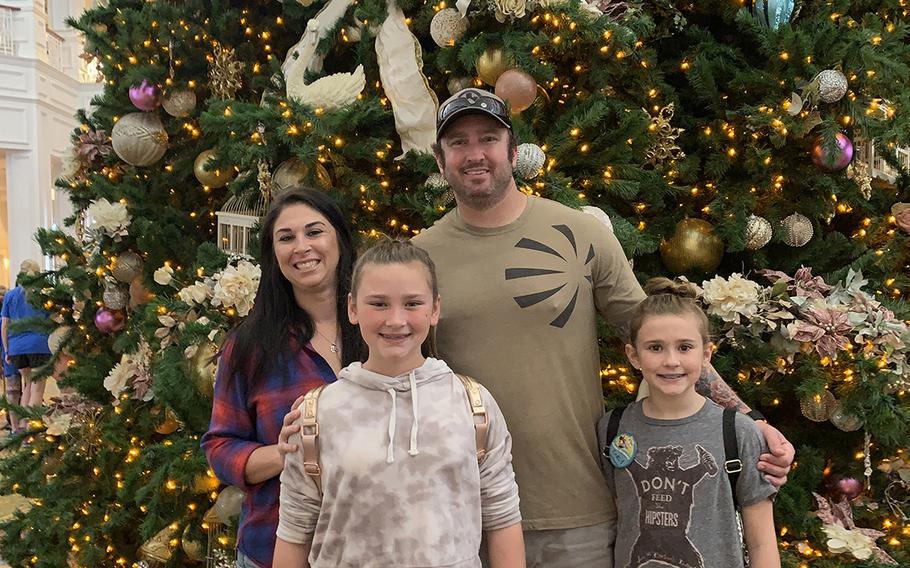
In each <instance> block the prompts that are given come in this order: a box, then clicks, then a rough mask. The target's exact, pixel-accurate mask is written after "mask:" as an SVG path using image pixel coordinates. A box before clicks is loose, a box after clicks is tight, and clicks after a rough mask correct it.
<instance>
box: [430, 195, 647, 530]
mask: <svg viewBox="0 0 910 568" xmlns="http://www.w3.org/2000/svg"><path fill="white" fill-rule="evenodd" d="M414 242H415V244H417V245H418V246H420V247H422V248H424V249H425V250H427V251H428V252H429V253H430V256H431V257H432V258H433V261H434V262H435V264H436V269H437V272H438V275H439V285H440V295H441V297H442V314H441V318H440V320H439V326H438V330H437V341H438V346H439V353H440V355H441V357H442V358H443V359H444V360H445V361H446V362H447V363H449V365H450V366H451V367H452V368H453V369H454V370H455V371H456V372H459V373H465V374H468V375H471V376H473V377H475V378H476V379H477V380H478V381H479V382H481V383H482V384H483V385H484V386H485V387H487V389H489V390H490V392H491V393H493V396H494V397H495V398H496V400H497V401H498V402H499V405H500V407H501V409H502V412H503V415H504V416H505V419H506V423H507V425H508V428H509V431H510V432H511V433H512V438H513V444H514V445H513V451H512V454H513V463H514V468H515V475H516V479H517V481H518V488H519V495H520V498H521V512H522V518H523V519H524V527H525V529H532V530H540V529H565V528H574V527H583V526H589V525H593V524H596V523H600V522H604V521H607V520H610V519H612V518H614V517H615V509H614V506H613V500H612V498H611V496H610V494H609V491H608V488H607V486H606V483H605V482H604V479H603V475H602V474H601V471H600V465H599V454H598V450H597V421H598V420H599V419H600V417H601V416H602V415H603V395H602V392H601V381H600V357H599V353H598V348H597V328H596V314H597V312H599V313H601V314H602V315H603V316H604V317H605V318H606V319H607V321H608V322H610V323H611V325H614V326H615V327H617V328H618V329H619V331H620V332H621V333H622V332H624V328H625V327H626V326H627V323H628V321H629V319H630V318H631V314H632V311H633V309H634V308H635V306H636V305H638V303H639V302H641V300H642V299H644V292H642V289H641V286H640V285H639V284H638V281H637V280H636V279H635V276H634V275H633V274H632V270H631V268H630V266H629V263H628V261H627V260H626V257H625V255H624V253H623V251H622V248H621V247H620V246H619V242H618V241H617V240H616V237H614V236H613V233H612V232H611V231H610V230H609V229H608V228H607V227H606V226H605V225H604V224H603V223H601V222H600V221H599V220H597V219H596V218H595V217H593V216H591V215H588V214H587V213H584V212H581V211H576V210H574V209H570V208H568V207H566V206H564V205H562V204H559V203H557V202H555V201H551V200H548V199H540V198H533V197H532V198H529V199H528V204H527V206H526V207H525V210H524V212H523V213H522V215H521V216H520V217H519V218H518V219H517V220H516V221H514V222H513V223H510V224H509V225H506V226H504V227H497V228H493V229H487V228H477V227H471V226H468V225H467V224H465V223H464V221H463V220H462V219H461V216H460V215H459V213H458V210H457V209H456V210H454V211H452V212H450V213H448V214H447V215H446V216H445V217H443V218H442V219H440V220H439V221H438V222H436V224H434V225H433V226H432V227H430V228H429V229H427V230H426V231H424V232H422V233H421V234H420V235H418V236H417V237H416V238H415V240H414Z"/></svg>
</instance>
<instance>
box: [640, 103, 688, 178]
mask: <svg viewBox="0 0 910 568" xmlns="http://www.w3.org/2000/svg"><path fill="white" fill-rule="evenodd" d="M674 112H675V106H674V105H673V103H670V104H668V105H667V106H665V107H663V108H662V109H660V112H658V114H657V116H654V117H652V118H651V125H650V126H649V127H648V130H649V131H650V132H653V133H654V134H655V135H656V137H657V139H656V140H655V141H654V142H653V143H652V144H651V147H650V148H649V149H648V151H647V152H646V153H645V157H646V158H648V162H649V163H651V164H660V163H662V162H666V161H667V160H680V159H682V158H685V157H686V154H685V152H683V151H682V148H680V147H679V145H677V144H676V139H677V138H678V137H679V135H680V134H682V133H683V132H684V129H682V128H674V127H673V126H672V125H671V124H670V121H671V120H672V119H673V113H674Z"/></svg>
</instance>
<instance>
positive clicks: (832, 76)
mask: <svg viewBox="0 0 910 568" xmlns="http://www.w3.org/2000/svg"><path fill="white" fill-rule="evenodd" d="M845 94H847V78H846V77H844V74H843V73H841V72H840V71H838V70H836V69H827V70H825V71H822V72H821V73H819V74H818V97H819V98H820V99H821V100H823V101H825V102H826V103H836V102H837V101H839V100H841V98H843V96H844V95H845Z"/></svg>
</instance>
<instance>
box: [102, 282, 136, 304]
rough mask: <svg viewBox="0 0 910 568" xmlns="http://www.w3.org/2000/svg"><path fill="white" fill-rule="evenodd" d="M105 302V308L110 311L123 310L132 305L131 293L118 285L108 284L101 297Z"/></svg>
mask: <svg viewBox="0 0 910 568" xmlns="http://www.w3.org/2000/svg"><path fill="white" fill-rule="evenodd" d="M101 299H102V300H103V301H104V307H105V308H107V309H109V310H122V309H124V308H126V307H127V306H128V305H129V303H130V293H129V291H128V290H127V289H126V288H124V287H122V286H117V285H116V284H107V285H106V286H105V287H104V293H103V294H102V295H101Z"/></svg>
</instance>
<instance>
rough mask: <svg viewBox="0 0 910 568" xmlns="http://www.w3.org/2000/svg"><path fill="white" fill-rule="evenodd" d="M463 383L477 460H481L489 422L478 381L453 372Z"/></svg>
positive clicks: (484, 451)
mask: <svg viewBox="0 0 910 568" xmlns="http://www.w3.org/2000/svg"><path fill="white" fill-rule="evenodd" d="M455 376H456V377H458V378H459V380H461V384H462V385H464V390H465V391H466V392H467V394H468V402H469V403H470V405H471V415H472V417H473V419H474V438H475V443H476V445H477V462H478V463H479V462H482V461H483V458H484V456H486V455H487V430H488V429H489V427H490V422H489V420H488V419H487V409H486V407H485V406H484V405H483V396H482V395H481V394H480V383H478V382H477V381H475V380H474V379H472V378H471V377H469V376H467V375H460V374H457V373H456V374H455Z"/></svg>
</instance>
